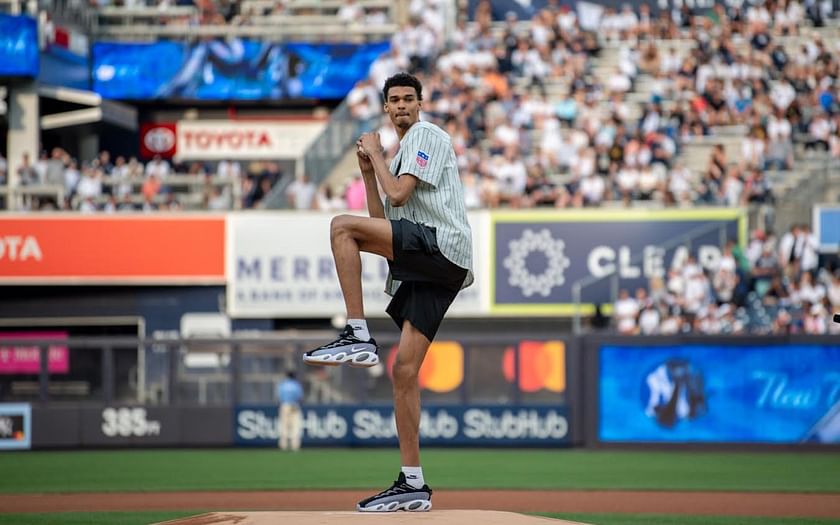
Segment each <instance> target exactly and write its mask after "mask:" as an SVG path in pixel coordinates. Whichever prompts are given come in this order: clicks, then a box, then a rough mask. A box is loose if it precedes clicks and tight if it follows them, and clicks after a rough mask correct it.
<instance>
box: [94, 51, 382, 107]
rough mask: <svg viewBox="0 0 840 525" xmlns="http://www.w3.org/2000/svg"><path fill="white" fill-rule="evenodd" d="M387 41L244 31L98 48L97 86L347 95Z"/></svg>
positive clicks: (228, 94) (122, 95) (236, 95)
mask: <svg viewBox="0 0 840 525" xmlns="http://www.w3.org/2000/svg"><path fill="white" fill-rule="evenodd" d="M389 46H390V44H389V43H388V42H381V43H374V44H360V45H356V44H299V43H277V42H264V41H259V40H249V39H240V38H225V39H221V38H219V39H213V40H207V41H201V42H197V43H193V44H186V43H182V42H156V43H151V44H145V43H144V44H128V43H114V42H98V43H96V44H95V45H94V47H93V90H94V91H96V92H97V93H99V94H100V95H102V96H103V97H105V98H111V99H127V100H148V99H184V100H282V99H295V98H313V99H342V98H344V97H345V96H346V95H347V93H348V92H349V91H350V89H351V88H352V87H353V85H354V84H355V83H356V82H357V81H359V80H360V79H362V78H364V77H367V74H368V69H370V65H371V64H372V63H373V61H374V60H375V59H376V58H377V57H378V56H379V55H381V54H382V53H384V52H386V51H387V50H388V48H389Z"/></svg>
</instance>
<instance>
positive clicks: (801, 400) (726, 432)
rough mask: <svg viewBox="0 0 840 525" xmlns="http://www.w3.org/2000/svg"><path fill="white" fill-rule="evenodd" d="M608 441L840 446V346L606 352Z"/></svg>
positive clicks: (603, 412) (603, 396) (601, 431)
mask: <svg viewBox="0 0 840 525" xmlns="http://www.w3.org/2000/svg"><path fill="white" fill-rule="evenodd" d="M599 358H600V372H599V386H598V391H599V418H598V431H597V432H598V439H599V440H600V441H602V442H669V443H689V442H693V443H776V444H794V443H833V444H837V443H840V346H837V345H816V344H788V345H760V346H741V345H738V346H736V345H671V346H613V345H603V346H601V348H600V350H599Z"/></svg>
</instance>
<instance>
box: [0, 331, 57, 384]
mask: <svg viewBox="0 0 840 525" xmlns="http://www.w3.org/2000/svg"><path fill="white" fill-rule="evenodd" d="M4 339H5V340H8V339H32V340H40V341H43V340H49V341H52V340H55V341H58V342H61V341H65V340H66V339H67V332H2V333H0V374H37V373H39V372H40V370H41V353H40V350H39V348H38V346H37V345H32V346H29V345H21V344H16V345H3V344H2V343H3V340H4ZM47 355H48V360H47V369H48V370H49V372H50V373H51V374H66V373H67V372H68V371H69V370H70V350H69V349H68V348H67V347H66V346H64V345H60V344H55V345H50V346H49V348H48V354H47Z"/></svg>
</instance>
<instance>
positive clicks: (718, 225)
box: [491, 209, 746, 315]
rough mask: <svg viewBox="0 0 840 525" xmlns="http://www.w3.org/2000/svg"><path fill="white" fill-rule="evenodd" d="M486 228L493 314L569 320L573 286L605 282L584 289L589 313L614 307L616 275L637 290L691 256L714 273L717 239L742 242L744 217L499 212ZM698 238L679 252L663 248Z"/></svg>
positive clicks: (734, 213)
mask: <svg viewBox="0 0 840 525" xmlns="http://www.w3.org/2000/svg"><path fill="white" fill-rule="evenodd" d="M491 221H492V225H491V235H492V237H493V243H492V245H493V246H494V250H493V254H492V257H491V264H492V269H491V275H492V295H491V311H492V313H494V314H504V315H564V314H566V315H568V314H571V313H573V312H574V304H573V297H572V285H573V284H574V283H575V282H577V281H583V280H584V279H587V280H589V279H595V278H598V277H603V279H601V280H600V281H598V282H595V283H592V284H591V285H589V286H586V287H584V288H583V289H582V295H581V298H582V303H583V304H584V305H585V307H588V308H589V310H590V311H591V309H592V305H593V303H602V304H603V303H610V302H611V301H612V297H611V293H610V282H609V281H610V278H609V277H607V276H608V275H609V274H610V273H611V272H612V271H613V270H615V271H617V272H618V275H619V286H620V287H621V288H628V289H631V290H635V288H637V287H640V286H646V285H647V283H648V280H649V279H650V278H651V277H654V276H659V277H665V275H666V272H667V271H668V269H669V268H670V267H671V266H672V265H673V264H674V263H675V261H676V262H679V261H684V260H685V258H686V257H687V256H688V254H689V252H690V253H691V254H692V255H694V256H695V257H697V258H698V262H699V263H700V264H701V265H703V266H704V267H714V266H715V265H716V263H717V261H718V260H719V258H720V254H721V244H722V240H723V241H725V240H726V239H733V240H740V241H744V240H745V238H746V216H745V215H744V213H743V212H742V211H741V210H731V209H717V210H713V209H710V210H583V211H569V212H559V211H552V212H539V211H537V212H532V213H531V212H519V213H513V212H499V213H493V214H492V215H491ZM701 232H704V233H703V234H702V235H699V233H701ZM696 234H697V237H696V238H695V239H694V240H693V241H692V242H691V243H690V244H689V245H686V247H684V248H677V249H673V248H672V249H665V248H663V247H662V245H663V244H665V243H668V242H672V241H679V240H680V239H681V238H684V237H687V236H695V235H696Z"/></svg>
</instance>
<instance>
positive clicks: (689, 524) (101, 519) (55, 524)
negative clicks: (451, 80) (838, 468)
mask: <svg viewBox="0 0 840 525" xmlns="http://www.w3.org/2000/svg"><path fill="white" fill-rule="evenodd" d="M195 514H201V512H200V511H194V512H65V513H52V514H0V525H148V524H149V523H155V522H158V521H165V520H172V519H175V518H182V517H184V516H192V515H195ZM541 516H548V517H550V518H558V519H565V520H572V521H580V522H583V523H591V524H593V525H840V520H827V519H808V518H748V517H744V516H737V517H736V516H681V515H679V516H678V515H669V514H541Z"/></svg>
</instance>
